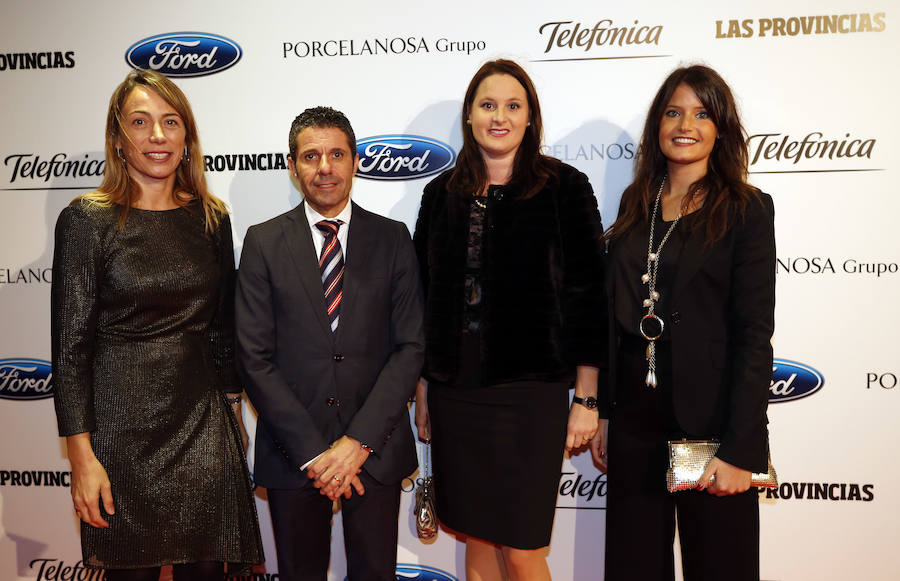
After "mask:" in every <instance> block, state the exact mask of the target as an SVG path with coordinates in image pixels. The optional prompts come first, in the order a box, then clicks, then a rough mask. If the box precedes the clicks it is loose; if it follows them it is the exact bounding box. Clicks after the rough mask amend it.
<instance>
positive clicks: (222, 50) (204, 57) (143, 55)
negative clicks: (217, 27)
mask: <svg viewBox="0 0 900 581" xmlns="http://www.w3.org/2000/svg"><path fill="white" fill-rule="evenodd" d="M241 54H242V53H241V47H239V46H238V45H237V43H236V42H234V41H232V40H229V39H227V38H225V37H224V36H217V35H215V34H208V33H206V32H172V33H169V34H160V35H157V36H151V37H150V38H145V39H144V40H140V41H138V42H136V43H134V44H133V45H131V46H130V47H128V51H126V52H125V60H126V61H127V62H128V64H129V65H131V66H132V67H134V68H137V69H150V70H154V71H159V72H161V73H163V74H164V75H166V76H169V77H202V76H204V75H211V74H213V73H221V72H222V71H224V70H225V69H228V68H231V67H233V66H234V65H235V64H237V62H238V61H239V60H241Z"/></svg>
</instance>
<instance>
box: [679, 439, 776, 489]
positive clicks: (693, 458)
mask: <svg viewBox="0 0 900 581" xmlns="http://www.w3.org/2000/svg"><path fill="white" fill-rule="evenodd" d="M718 449H719V442H718V441H716V440H670V441H669V469H668V470H666V488H668V489H669V492H678V491H679V490H691V489H694V488H697V486H698V485H699V484H700V477H701V476H703V472H705V471H706V465H707V464H709V461H710V460H712V459H713V456H715V455H716V451H717V450H718ZM767 456H768V461H769V469H768V471H767V472H766V473H765V474H763V473H761V472H754V473H753V474H752V475H751V476H750V486H756V487H758V488H777V487H778V475H777V474H775V468H774V467H773V466H772V455H771V454H769V453H768V452H767Z"/></svg>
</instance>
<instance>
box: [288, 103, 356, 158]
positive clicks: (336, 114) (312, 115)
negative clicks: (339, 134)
mask: <svg viewBox="0 0 900 581" xmlns="http://www.w3.org/2000/svg"><path fill="white" fill-rule="evenodd" d="M307 127H334V128H335V129H340V130H341V131H343V132H344V135H346V136H347V143H348V144H349V145H350V155H351V156H355V155H356V135H355V134H354V133H353V127H351V126H350V120H349V119H347V116H346V115H344V114H343V113H341V112H340V111H338V110H337V109H332V108H331V107H321V106H320V107H311V108H309V109H307V110H306V111H304V112H303V113H300V114H299V115H297V116H296V117H295V118H294V122H293V123H291V132H290V134H289V135H288V148H289V151H290V153H291V159H292V160H294V161H295V162H296V161H297V136H298V135H300V132H301V131H303V130H304V129H306V128H307Z"/></svg>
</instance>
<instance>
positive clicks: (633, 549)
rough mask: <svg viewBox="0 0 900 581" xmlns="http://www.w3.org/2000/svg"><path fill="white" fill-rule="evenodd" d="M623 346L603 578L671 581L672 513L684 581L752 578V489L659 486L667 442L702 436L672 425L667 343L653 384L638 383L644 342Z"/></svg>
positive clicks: (755, 540) (755, 578)
mask: <svg viewBox="0 0 900 581" xmlns="http://www.w3.org/2000/svg"><path fill="white" fill-rule="evenodd" d="M623 345H624V346H623V349H622V350H621V351H620V355H619V357H618V376H619V378H620V380H619V382H618V385H617V391H616V400H617V401H616V406H615V407H614V409H613V412H612V414H611V418H610V424H609V474H608V476H607V487H608V488H607V511H606V581H657V580H658V581H671V580H673V579H674V578H675V565H674V554H673V543H674V539H675V526H676V515H677V526H678V534H679V539H680V542H681V556H682V567H683V574H684V579H685V581H713V580H717V581H718V580H721V579H728V580H729V581H759V504H758V495H757V492H756V488H752V487H751V488H750V489H749V490H747V492H744V493H743V494H736V495H732V496H723V497H716V496H713V495H711V494H709V493H707V492H700V491H696V490H690V491H683V492H677V493H670V492H668V491H667V490H666V477H665V473H666V468H667V466H668V451H667V447H666V442H667V441H668V440H671V439H680V438H682V437H688V438H694V439H700V438H704V437H709V434H686V433H685V432H683V431H682V430H681V429H680V428H679V427H678V423H677V421H676V420H675V414H674V411H673V407H672V385H671V376H672V374H671V359H670V350H669V349H668V348H667V345H666V344H665V343H660V344H658V345H657V373H658V376H659V386H658V387H657V388H655V389H654V388H651V387H648V386H646V385H645V384H644V377H645V375H646V373H647V361H646V359H645V349H646V342H644V341H638V340H629V341H625V342H624V343H623Z"/></svg>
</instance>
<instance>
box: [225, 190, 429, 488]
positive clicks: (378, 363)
mask: <svg viewBox="0 0 900 581" xmlns="http://www.w3.org/2000/svg"><path fill="white" fill-rule="evenodd" d="M351 203H352V202H351ZM349 227H350V231H349V233H348V235H349V238H348V242H347V244H348V254H347V261H346V266H345V271H344V285H343V299H342V301H341V314H340V324H339V326H338V331H337V333H336V334H334V335H332V333H331V329H330V326H329V322H328V316H327V314H326V310H325V298H324V295H323V290H322V281H321V278H320V273H319V267H318V257H317V256H316V254H315V247H314V245H313V240H312V235H311V233H310V229H309V223H308V222H307V220H306V215H305V210H304V207H303V204H300V205H299V206H297V207H296V208H294V209H293V210H291V211H289V212H286V213H285V214H282V215H281V216H278V217H276V218H273V219H271V220H269V221H267V222H264V223H262V224H259V225H256V226H253V227H251V228H250V229H249V230H248V232H247V236H246V237H245V239H244V247H243V251H242V254H241V263H240V270H239V272H238V285H237V298H236V301H237V302H236V319H237V333H236V336H237V358H236V359H237V367H238V371H239V373H240V375H241V377H242V379H243V381H244V388H245V389H246V391H247V395H248V396H249V397H250V401H251V402H252V403H253V405H254V406H255V407H256V410H257V411H258V412H259V423H258V425H257V433H256V441H255V446H256V463H255V468H254V471H255V475H256V481H257V482H258V483H259V484H260V485H262V486H266V487H272V488H298V487H301V486H304V485H306V484H307V483H308V482H309V481H308V479H307V478H306V474H305V472H301V471H300V470H299V467H300V466H301V465H302V464H304V463H305V462H307V461H309V460H311V459H312V458H314V457H315V456H317V455H318V454H320V453H322V452H323V451H325V450H326V449H327V448H328V446H329V445H330V444H331V442H333V441H334V440H336V439H337V438H339V437H341V436H343V435H348V436H351V437H353V438H356V439H357V440H359V441H360V442H362V443H364V444H366V445H368V446H370V447H371V448H372V449H373V450H374V453H373V454H372V455H371V456H370V457H369V458H368V459H367V460H366V462H365V464H363V469H364V470H366V471H367V472H368V473H369V474H370V475H371V476H372V477H373V478H375V479H376V480H378V481H379V482H382V483H385V484H391V483H395V482H399V481H400V480H401V479H403V478H404V477H405V476H408V475H409V474H410V473H412V472H413V471H414V470H415V468H416V466H417V460H416V453H415V445H414V441H413V435H412V430H411V429H410V425H409V416H408V411H407V401H408V399H409V396H410V394H411V393H412V392H413V390H414V388H415V384H416V379H417V378H418V376H419V373H420V372H421V368H422V362H423V358H424V338H423V327H422V310H423V302H422V291H421V284H420V278H419V272H418V265H417V262H416V256H415V252H414V250H413V245H412V241H411V240H410V236H409V231H408V230H407V228H406V226H405V225H404V224H402V223H401V222H397V221H394V220H390V219H388V218H384V217H382V216H378V215H376V214H373V213H371V212H368V211H366V210H364V209H363V208H361V207H359V206H358V205H356V204H355V203H354V204H353V213H352V216H351V220H350V224H349Z"/></svg>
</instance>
